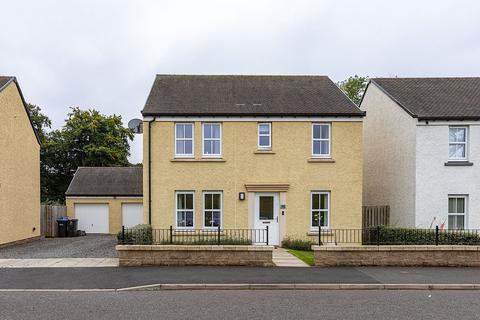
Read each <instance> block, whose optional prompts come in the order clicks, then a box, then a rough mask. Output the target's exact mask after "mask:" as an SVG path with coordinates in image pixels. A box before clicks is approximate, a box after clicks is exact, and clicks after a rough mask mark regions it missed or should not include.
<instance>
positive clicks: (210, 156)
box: [202, 122, 222, 158]
mask: <svg viewBox="0 0 480 320" xmlns="http://www.w3.org/2000/svg"><path fill="white" fill-rule="evenodd" d="M212 124H213V125H218V126H219V127H220V138H208V139H206V138H205V125H212ZM205 140H209V141H220V153H218V154H205ZM202 157H204V158H221V157H222V124H221V123H220V122H204V123H202Z"/></svg>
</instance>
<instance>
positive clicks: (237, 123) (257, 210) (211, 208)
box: [142, 75, 365, 245]
mask: <svg viewBox="0 0 480 320" xmlns="http://www.w3.org/2000/svg"><path fill="white" fill-rule="evenodd" d="M142 114H143V128H144V129H143V137H144V138H143V139H144V142H143V144H144V169H143V170H144V172H143V176H144V179H143V197H144V206H143V207H144V221H145V222H146V223H150V224H152V226H153V228H154V229H167V228H170V226H173V228H174V229H175V230H179V229H181V230H192V229H206V230H209V229H217V228H218V227H219V226H220V228H222V229H264V228H265V227H266V226H268V227H269V243H270V244H272V245H279V244H280V243H281V241H282V239H284V238H286V237H291V238H299V239H307V238H309V237H311V238H312V240H313V239H315V237H317V235H318V224H319V223H320V224H321V225H322V229H328V228H331V229H337V228H361V223H362V120H363V117H364V115H365V114H364V112H362V111H360V109H359V108H358V107H357V106H356V105H355V104H354V103H353V102H352V101H351V100H349V99H348V98H347V97H346V96H345V95H344V94H343V93H342V91H341V90H340V89H339V88H338V87H337V85H336V84H335V83H333V82H332V81H331V80H330V79H329V78H328V77H326V76H211V75H157V77H156V78H155V82H154V84H153V87H152V89H151V92H150V95H149V97H148V99H147V102H146V105H145V107H144V109H143V111H142Z"/></svg>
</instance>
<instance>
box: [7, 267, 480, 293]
mask: <svg viewBox="0 0 480 320" xmlns="http://www.w3.org/2000/svg"><path fill="white" fill-rule="evenodd" d="M157 283H163V284H169V283H170V284H176V283H179V284H181V283H184V284H195V283H197V284H204V283H209V284H245V283H247V284H271V283H277V284H309V283H313V284H397V283H398V284H480V268H396V267H390V268H381V267H375V268H347V267H345V268H318V267H312V268H277V267H272V268H255V267H124V268H118V267H116V268H108V267H105V268H0V289H118V288H126V287H135V286H143V285H151V284H157Z"/></svg>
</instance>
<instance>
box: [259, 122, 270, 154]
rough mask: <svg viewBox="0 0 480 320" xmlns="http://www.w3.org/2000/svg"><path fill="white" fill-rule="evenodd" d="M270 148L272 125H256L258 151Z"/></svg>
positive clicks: (266, 123) (268, 123)
mask: <svg viewBox="0 0 480 320" xmlns="http://www.w3.org/2000/svg"><path fill="white" fill-rule="evenodd" d="M271 148H272V124H271V123H270V122H261V123H259V124H258V149H260V150H262V149H263V150H270V149H271Z"/></svg>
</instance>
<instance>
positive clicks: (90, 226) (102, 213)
mask: <svg viewBox="0 0 480 320" xmlns="http://www.w3.org/2000/svg"><path fill="white" fill-rule="evenodd" d="M75 218H77V219H78V229H79V230H85V232H86V233H87V234H88V233H109V228H108V204H104V203H77V204H75Z"/></svg>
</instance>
